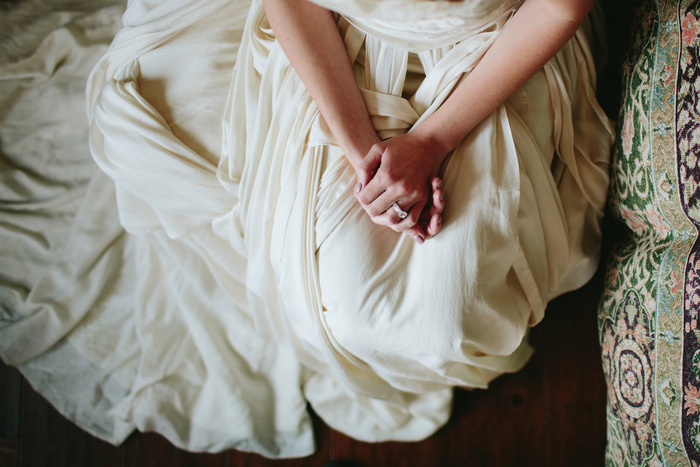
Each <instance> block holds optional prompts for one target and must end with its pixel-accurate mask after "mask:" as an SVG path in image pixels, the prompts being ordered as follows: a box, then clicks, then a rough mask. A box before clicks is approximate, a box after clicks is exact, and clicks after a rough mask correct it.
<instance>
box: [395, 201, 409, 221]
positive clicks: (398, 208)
mask: <svg viewBox="0 0 700 467" xmlns="http://www.w3.org/2000/svg"><path fill="white" fill-rule="evenodd" d="M391 207H392V208H394V211H396V214H398V215H399V217H400V218H401V219H405V218H406V216H408V213H407V212H406V211H404V210H403V209H401V208H400V207H399V205H398V204H396V203H394V204H392V205H391Z"/></svg>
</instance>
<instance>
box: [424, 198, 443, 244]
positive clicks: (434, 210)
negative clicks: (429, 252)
mask: <svg viewBox="0 0 700 467" xmlns="http://www.w3.org/2000/svg"><path fill="white" fill-rule="evenodd" d="M432 201H433V202H432V205H431V206H430V209H429V211H428V221H427V226H426V236H427V237H426V238H431V237H434V236H435V235H436V234H437V233H438V232H439V231H440V229H441V228H442V212H443V210H444V209H445V195H444V193H443V191H442V189H439V190H436V191H434V192H433V200H432Z"/></svg>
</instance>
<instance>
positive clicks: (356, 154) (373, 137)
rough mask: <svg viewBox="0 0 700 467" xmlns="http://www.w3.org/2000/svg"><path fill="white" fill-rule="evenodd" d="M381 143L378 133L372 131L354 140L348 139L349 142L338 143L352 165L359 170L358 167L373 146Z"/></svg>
mask: <svg viewBox="0 0 700 467" xmlns="http://www.w3.org/2000/svg"><path fill="white" fill-rule="evenodd" d="M380 142H381V140H380V139H379V137H378V136H377V133H376V132H375V131H374V130H372V131H371V132H366V133H364V134H361V135H359V134H358V135H354V136H353V137H352V138H348V140H347V141H343V142H341V141H338V144H339V145H340V148H341V149H342V151H343V153H344V154H345V158H346V159H347V160H348V162H350V165H352V166H353V168H355V169H356V170H357V167H358V166H359V165H360V163H362V161H363V160H364V158H365V156H366V155H367V153H369V150H370V149H372V146H374V145H375V144H377V143H380Z"/></svg>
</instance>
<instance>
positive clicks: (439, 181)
mask: <svg viewBox="0 0 700 467" xmlns="http://www.w3.org/2000/svg"><path fill="white" fill-rule="evenodd" d="M437 187H438V188H442V180H439V179H438V181H437Z"/></svg>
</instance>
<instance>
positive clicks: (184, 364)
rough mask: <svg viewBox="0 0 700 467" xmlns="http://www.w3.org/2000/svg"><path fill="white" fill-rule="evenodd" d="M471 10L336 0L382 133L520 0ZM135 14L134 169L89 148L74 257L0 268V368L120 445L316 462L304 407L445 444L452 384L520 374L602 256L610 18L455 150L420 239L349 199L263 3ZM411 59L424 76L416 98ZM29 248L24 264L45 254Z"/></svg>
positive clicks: (112, 138) (121, 76)
mask: <svg viewBox="0 0 700 467" xmlns="http://www.w3.org/2000/svg"><path fill="white" fill-rule="evenodd" d="M321 3H323V2H321ZM402 3H411V2H402ZM413 3H415V2H413ZM431 3H432V2H431ZM469 3H470V8H467V9H466V10H468V12H467V11H466V10H465V8H466V7H465V6H464V5H462V6H461V10H460V8H455V7H450V6H448V5H446V4H444V3H439V4H436V5H438V7H435V6H433V5H429V4H428V3H416V5H413V4H412V5H408V6H407V5H401V4H397V5H395V8H393V12H394V13H395V14H396V15H397V17H400V18H401V21H398V20H395V19H393V20H390V19H388V18H384V17H382V16H381V15H379V16H378V12H379V11H380V10H382V8H381V7H377V5H381V2H380V3H378V4H371V3H370V2H364V3H362V2H357V3H350V2H345V3H344V5H346V6H345V7H343V6H341V5H336V4H333V5H335V6H337V8H339V9H340V10H341V13H344V16H341V17H340V20H339V27H340V30H341V33H342V34H343V37H344V40H345V43H346V46H347V49H348V54H349V56H350V58H351V60H352V61H353V62H354V67H355V69H356V76H357V77H358V82H359V84H360V85H361V87H362V88H363V95H364V97H365V100H366V102H367V106H368V109H369V111H370V113H371V114H372V119H373V123H374V124H375V127H376V128H377V129H378V131H379V133H380V135H382V136H383V137H388V136H391V135H393V134H397V133H399V132H403V131H407V130H409V129H410V128H411V127H412V126H413V125H415V124H416V123H417V122H420V121H421V120H422V119H424V118H426V117H427V116H429V115H430V113H432V112H433V111H434V110H435V109H436V108H437V107H438V106H439V105H440V103H441V102H442V101H443V100H444V99H445V98H446V96H447V95H448V94H449V92H450V90H451V89H452V88H453V87H454V85H455V84H456V83H457V82H458V81H459V79H461V78H462V76H464V73H467V72H468V71H469V70H471V68H473V66H475V65H476V64H477V63H478V61H479V59H480V58H481V56H482V55H483V53H484V52H485V51H486V50H487V49H488V47H489V45H490V44H491V43H492V42H493V40H494V39H495V37H497V35H498V31H499V30H500V29H501V28H502V27H503V25H504V24H505V22H506V21H507V19H508V17H509V16H510V14H512V11H513V8H516V7H517V2H512V3H503V2H502V3H501V5H500V6H499V7H497V8H495V9H494V8H492V4H493V2H491V1H490V0H489V1H484V2H481V3H479V2H469ZM329 5H331V4H330V2H329ZM416 7H418V8H416ZM343 8H348V11H342V10H343ZM421 8H422V9H424V10H425V11H422V10H421ZM249 10H250V11H249ZM248 11H249V12H248ZM383 11H386V10H383ZM416 11H422V13H421V15H422V16H420V17H416V16H415V15H416V14H417V13H416ZM460 11H461V13H460ZM246 15H247V20H245V18H246ZM123 21H124V27H123V29H122V30H121V31H120V32H119V34H118V35H117V37H116V38H115V40H114V42H113V43H112V45H111V47H110V49H109V51H108V52H107V53H106V54H105V55H104V57H103V58H102V59H100V60H99V62H98V63H97V65H96V66H95V68H94V71H93V73H92V76H91V78H90V81H89V83H88V91H87V95H88V102H87V104H88V113H89V118H90V122H91V128H90V145H91V151H92V154H93V156H94V159H95V161H96V162H97V164H98V165H99V167H100V168H101V169H102V170H103V171H104V172H105V173H106V174H107V175H109V177H111V178H112V179H113V180H114V181H115V182H116V183H115V184H113V183H111V182H109V181H108V180H106V179H105V178H104V176H102V175H99V174H94V172H93V171H92V168H91V166H90V164H88V163H86V161H85V159H84V158H83V159H81V160H80V164H81V167H85V169H84V170H85V171H86V172H85V176H84V177H78V178H77V179H75V180H72V181H71V182H72V183H73V184H74V185H75V190H74V192H75V195H74V196H75V197H76V198H77V201H76V202H75V203H74V204H77V205H80V206H81V207H80V209H79V210H77V211H76V210H75V208H73V211H71V212H70V213H69V214H68V215H66V216H65V218H66V220H64V221H63V224H62V225H65V226H71V229H72V230H71V234H68V235H63V236H61V238H62V239H67V240H64V243H63V244H62V245H61V247H60V248H59V250H60V255H61V257H62V259H61V260H60V261H55V260H52V259H50V258H49V259H45V260H43V261H44V263H41V262H40V261H39V260H37V262H35V263H33V264H31V265H29V266H26V267H25V266H22V267H25V268H26V274H25V276H26V278H24V282H23V283H21V284H17V283H11V282H10V281H5V282H3V295H2V298H3V313H4V314H3V323H2V327H1V328H0V338H1V339H0V352H1V353H2V356H3V359H5V360H6V361H8V362H9V363H12V364H18V365H22V366H21V368H22V370H23V371H24V372H25V374H26V375H27V376H28V378H29V379H30V380H32V382H33V384H36V385H37V386H38V387H39V389H40V390H41V391H43V392H48V394H49V398H50V399H52V400H53V402H54V403H55V404H57V405H58V406H59V407H60V408H63V411H64V412H68V415H69V416H71V417H72V418H73V419H75V420H76V421H77V422H78V423H79V424H81V425H83V426H85V427H87V428H88V429H90V430H91V431H92V432H94V433H96V434H98V435H99V436H102V437H104V438H106V439H109V440H111V441H113V442H120V441H121V440H123V439H124V437H125V436H126V434H127V433H128V432H129V431H130V430H131V429H133V428H138V429H140V430H143V431H149V430H154V431H158V432H160V433H163V434H164V435H165V436H167V437H168V438H169V439H170V440H171V441H172V442H173V443H175V444H176V445H178V446H181V447H184V448H187V449H191V450H212V451H216V450H221V449H226V448H230V447H236V448H238V449H243V450H253V451H257V452H261V453H263V454H265V455H268V456H282V457H290V456H302V455H307V454H310V453H311V452H312V451H313V449H314V447H313V436H312V431H311V425H310V420H309V417H308V415H307V414H306V411H305V404H306V401H308V402H310V403H311V405H312V406H313V408H314V410H315V411H316V412H317V413H318V414H319V415H320V416H321V417H322V418H323V419H324V420H325V421H326V422H327V423H329V424H330V425H331V426H333V427H334V428H337V429H339V430H341V431H343V432H345V433H348V434H350V435H351V436H354V437H356V438H358V439H363V440H369V441H380V440H388V439H396V440H415V439H421V438H424V437H426V436H429V435H430V434H431V433H433V432H434V431H435V430H436V429H438V428H439V427H440V426H441V425H442V424H444V423H445V422H446V420H447V418H448V417H449V410H450V403H451V397H452V392H451V391H452V387H454V386H466V387H485V386H486V385H487V384H488V382H489V381H490V380H492V379H493V378H495V377H497V376H498V375H499V374H501V373H503V372H508V371H516V370H517V369H519V368H520V367H521V366H522V365H523V364H524V363H525V362H526V361H527V358H528V357H529V355H530V353H531V349H530V348H529V346H528V345H527V343H526V340H525V337H526V334H527V328H528V326H529V325H534V324H536V323H537V322H538V321H539V320H541V318H542V316H543V313H544V307H545V305H546V303H547V301H548V300H550V299H551V298H553V297H554V296H556V295H558V294H560V293H563V292H565V291H567V290H570V289H572V288H575V287H578V286H580V285H582V284H583V283H584V282H585V281H587V280H588V278H589V277H590V275H591V274H592V272H593V271H594V270H595V267H596V264H597V259H598V244H599V240H600V230H599V222H600V218H601V216H602V210H603V204H604V199H605V191H606V187H607V157H608V153H609V145H610V141H611V134H612V133H611V131H610V130H611V129H610V126H609V122H608V120H607V118H606V117H605V116H604V114H603V113H602V111H601V110H600V108H599V107H598V106H597V103H596V102H595V97H594V95H595V93H594V82H595V67H594V66H593V62H592V57H591V55H590V51H589V47H588V43H589V37H587V35H588V34H589V33H590V30H587V29H585V28H583V29H582V30H581V31H579V32H578V33H577V35H576V37H575V38H574V39H572V41H570V43H569V44H567V46H565V48H564V49H563V50H562V51H561V52H560V53H559V54H558V55H557V57H555V59H553V60H552V61H550V63H549V64H548V65H547V66H546V67H545V69H544V70H543V71H542V72H540V73H538V74H537V75H536V76H535V77H534V78H533V79H532V80H531V81H530V82H529V83H528V84H527V85H525V86H524V87H523V89H521V90H520V91H518V92H517V93H516V94H515V95H514V96H513V97H512V98H511V99H509V101H508V102H507V103H506V104H505V105H504V106H502V107H500V108H499V109H497V110H496V111H495V112H494V113H493V114H492V115H490V116H489V117H487V118H486V119H485V120H484V122H482V123H481V124H480V125H479V126H478V128H477V129H475V130H474V131H473V132H472V133H471V134H470V135H469V136H468V137H467V138H466V139H465V140H464V141H463V142H462V143H461V144H460V146H459V147H458V148H457V150H456V151H455V152H454V154H453V155H451V156H450V158H449V160H448V162H447V163H446V164H445V167H444V168H443V179H444V184H445V189H446V196H447V199H448V204H447V209H446V211H445V213H444V215H443V219H444V229H443V231H442V232H441V233H440V234H439V235H438V236H437V237H436V238H434V239H431V240H430V241H428V242H426V243H425V244H424V245H421V246H416V245H415V244H414V243H413V241H412V240H411V239H408V238H406V237H404V236H401V235H398V234H395V233H393V232H391V231H389V230H388V229H386V228H382V227H378V226H375V225H374V224H372V223H371V222H370V221H369V219H368V218H367V216H366V214H364V212H363V211H362V210H361V208H360V207H359V206H358V205H357V203H356V202H355V201H354V198H353V196H352V187H353V186H354V180H353V174H352V171H351V168H350V166H349V165H348V164H347V162H346V161H345V159H344V157H343V155H342V154H341V153H340V150H339V149H338V147H337V146H336V145H334V143H333V138H332V135H331V134H330V133H329V131H328V130H327V126H326V125H325V123H324V122H323V119H322V118H321V117H320V115H319V113H318V109H317V108H316V106H315V104H314V103H313V101H312V99H311V98H310V96H309V95H308V92H306V90H305V89H304V87H303V85H302V84H301V82H300V80H299V79H298V77H297V76H296V74H295V73H294V71H293V70H292V69H291V67H290V66H289V63H288V61H287V59H286V57H285V56H284V54H283V53H282V51H281V49H280V48H279V46H278V44H277V43H276V42H275V41H274V35H273V33H272V31H271V30H270V28H269V25H267V22H266V19H265V16H264V12H263V11H262V7H261V5H260V2H259V1H257V0H254V1H253V2H252V5H249V4H248V3H247V2H234V3H231V2H228V1H224V0H199V1H184V0H170V1H168V2H157V1H151V2H149V1H143V0H142V1H133V2H131V3H130V4H129V7H128V9H127V11H126V14H125V15H124V17H123ZM244 24H245V29H244V28H243V26H244ZM239 44H240V45H239ZM90 57H92V56H90ZM49 58H50V59H55V54H48V55H47V57H46V59H49ZM85 60H86V61H87V62H90V60H89V58H86V59H85ZM52 63H54V65H55V64H56V63H57V61H56V60H54V61H53V62H52ZM234 63H235V64H236V66H235V67H234ZM185 64H187V65H186V66H185ZM22 66H23V67H26V68H21V67H20V69H22V70H23V71H22V72H23V73H24V72H26V70H27V69H30V68H31V67H30V66H29V64H24V65H22ZM409 69H410V70H411V71H412V72H413V73H415V72H416V71H417V72H419V73H424V74H425V78H424V79H422V80H420V86H419V87H418V88H417V89H416V90H415V92H413V89H410V91H411V92H410V94H412V95H410V96H409V95H403V94H404V91H407V92H408V91H409V88H410V86H411V85H408V86H407V85H406V75H407V71H408V70H409ZM15 79H19V78H15ZM73 101H74V99H73ZM28 102H29V101H28ZM32 104H33V102H32ZM42 105H44V106H46V104H42ZM28 150H33V149H28ZM20 172H21V171H20ZM20 172H18V173H17V174H16V175H14V176H13V183H19V181H21V180H22V177H23V175H22V174H23V173H24V172H22V173H20ZM25 172H27V171H25ZM88 179H91V181H90V182H89V183H88V182H87V180H88ZM51 186H52V189H57V188H55V187H53V185H51ZM85 187H87V188H85ZM115 187H116V191H115ZM21 191H22V190H21V189H19V188H17V189H15V192H17V193H19V192H21ZM27 191H28V192H29V193H31V197H36V199H40V198H41V193H42V192H41V190H40V189H39V188H36V187H30V188H29V189H28V190H27ZM3 199H5V197H3ZM32 199H33V198H32ZM8 206H10V205H9V204H7V203H6V204H4V205H3V211H2V214H3V220H4V221H5V222H6V223H7V224H8V225H11V226H12V227H11V228H5V229H4V230H3V236H4V237H7V238H10V239H11V240H12V239H13V238H14V239H15V240H12V242H10V243H7V245H8V249H16V247H17V245H24V244H27V245H29V244H30V243H31V240H30V239H31V238H34V237H36V235H37V232H38V231H40V228H41V227H40V225H41V224H40V223H38V222H37V221H36V220H33V219H30V216H27V215H25V214H23V215H22V216H20V217H19V218H18V219H19V220H16V219H15V218H14V217H12V215H11V208H10V207H8ZM52 208H53V207H52V206H48V207H47V208H46V209H45V211H46V212H47V213H49V214H50V215H51V216H52V219H54V220H55V218H56V214H55V209H52ZM117 208H118V215H119V221H120V224H121V226H123V228H124V229H126V231H127V232H128V234H124V233H123V231H122V230H121V229H122V227H120V225H119V224H118V223H117V222H116V218H115V216H116V212H115V211H116V209H117ZM76 212H77V214H75V213H76ZM17 230H19V231H20V232H21V234H20V235H14V236H13V234H12V232H13V231H17ZM27 248H29V247H26V248H25V249H23V250H22V251H21V252H20V253H16V252H15V253H12V254H8V256H9V257H12V258H15V259H12V260H11V262H8V263H7V264H8V265H9V266H10V267H13V268H15V267H19V265H20V264H24V258H29V257H31V258H42V256H41V255H40V254H37V253H34V252H31V251H27ZM43 264H49V267H48V268H46V270H45V271H43V275H42V278H41V279H40V280H35V278H34V277H33V275H34V274H36V273H37V271H39V270H41V269H43ZM20 276H21V275H19V276H18V277H20ZM22 277H24V276H22ZM68 284H70V285H68ZM74 285H79V289H78V290H75V289H74ZM24 291H30V292H29V293H26V292H24ZM52 346H53V347H52ZM67 361H70V362H71V366H72V368H63V369H62V368H61V367H62V366H65V362H67ZM37 362H39V363H37ZM76 368H80V369H82V370H81V376H80V377H79V380H78V382H76V383H73V384H70V383H69V382H70V381H72V380H73V379H74V378H75V372H76ZM83 368H84V369H83ZM47 369H48V370H47ZM44 374H49V376H48V377H44V376H42V375H44ZM54 375H57V376H54ZM54 381H61V385H63V387H61V388H58V389H57V390H54V389H56V388H54V387H53V385H54ZM74 387H77V388H83V391H81V392H80V393H78V392H75V393H71V390H70V389H69V388H74ZM95 388H101V389H97V391H101V392H102V393H104V395H105V396H104V397H103V398H101V399H99V400H96V401H93V402H89V403H86V402H85V401H84V400H80V399H79V398H82V397H84V396H83V394H85V391H86V390H89V391H93V392H94V391H95ZM66 407H78V408H79V409H77V412H78V414H77V415H76V414H73V413H71V412H70V411H67V410H66ZM83 412H86V413H83Z"/></svg>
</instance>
